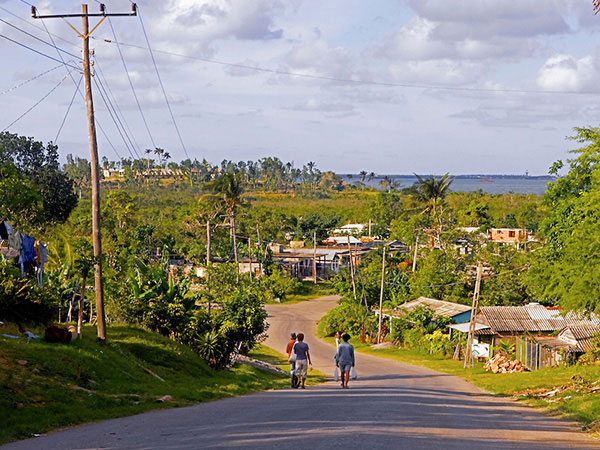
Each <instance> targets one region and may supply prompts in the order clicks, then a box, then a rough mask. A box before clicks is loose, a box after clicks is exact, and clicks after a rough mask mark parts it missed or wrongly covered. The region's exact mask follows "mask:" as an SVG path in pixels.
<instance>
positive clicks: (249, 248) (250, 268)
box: [248, 236, 254, 279]
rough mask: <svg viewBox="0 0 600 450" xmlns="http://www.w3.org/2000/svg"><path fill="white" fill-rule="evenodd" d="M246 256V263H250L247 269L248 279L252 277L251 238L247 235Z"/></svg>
mask: <svg viewBox="0 0 600 450" xmlns="http://www.w3.org/2000/svg"><path fill="white" fill-rule="evenodd" d="M248 258H249V262H248V264H250V266H249V269H248V270H249V271H250V279H252V278H254V277H253V276H252V239H251V238H250V236H248Z"/></svg>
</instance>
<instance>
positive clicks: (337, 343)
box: [335, 331, 340, 351]
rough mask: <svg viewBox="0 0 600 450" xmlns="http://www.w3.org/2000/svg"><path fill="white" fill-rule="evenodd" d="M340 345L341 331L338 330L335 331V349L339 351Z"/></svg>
mask: <svg viewBox="0 0 600 450" xmlns="http://www.w3.org/2000/svg"><path fill="white" fill-rule="evenodd" d="M339 346H340V332H339V331H336V332H335V350H336V351H337V349H338V347H339Z"/></svg>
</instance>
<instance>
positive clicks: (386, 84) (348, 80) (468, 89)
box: [104, 39, 598, 95]
mask: <svg viewBox="0 0 600 450" xmlns="http://www.w3.org/2000/svg"><path fill="white" fill-rule="evenodd" d="M104 42H106V43H108V44H114V42H113V41H112V40H110V39H104ZM119 44H120V45H124V46H127V47H133V48H140V49H145V48H144V47H142V46H141V45H136V44H128V43H125V42H120V43H119ZM154 52H155V53H162V54H165V55H170V56H177V57H179V58H186V59H192V60H196V61H202V62H206V63H210V64H217V65H220V66H226V67H235V68H238V69H247V70H253V71H255V72H264V73H272V74H275V75H286V76H290V77H299V78H309V79H315V80H323V81H334V82H338V83H351V84H354V85H364V86H384V87H399V88H407V89H438V90H446V91H459V92H465V91H466V92H481V93H492V94H494V93H509V94H559V95H598V92H593V91H578V92H573V91H541V90H535V89H498V88H476V87H466V86H465V87H461V86H443V85H433V84H411V83H394V82H386V81H376V80H355V79H352V78H338V77H328V76H325V75H311V74H307V73H300V72H292V71H288V70H279V69H268V68H264V67H258V66H249V65H246V64H239V63H231V62H227V61H219V60H215V59H208V58H201V57H199V56H190V55H184V54H181V53H175V52H170V51H167V50H159V49H155V50H154Z"/></svg>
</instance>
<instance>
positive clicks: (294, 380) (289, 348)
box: [285, 333, 299, 388]
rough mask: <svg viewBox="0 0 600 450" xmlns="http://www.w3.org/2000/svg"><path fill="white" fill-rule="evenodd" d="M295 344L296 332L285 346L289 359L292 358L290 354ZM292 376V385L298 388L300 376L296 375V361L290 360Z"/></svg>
mask: <svg viewBox="0 0 600 450" xmlns="http://www.w3.org/2000/svg"><path fill="white" fill-rule="evenodd" d="M294 344H296V333H292V334H291V335H290V342H288V343H287V346H286V347H285V352H286V353H287V355H288V360H289V359H290V356H291V354H292V351H293V349H294ZM290 376H291V377H292V387H293V388H297V387H298V384H299V383H298V377H297V376H296V361H290Z"/></svg>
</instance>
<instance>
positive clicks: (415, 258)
mask: <svg viewBox="0 0 600 450" xmlns="http://www.w3.org/2000/svg"><path fill="white" fill-rule="evenodd" d="M418 248H419V235H418V234H417V239H416V240H415V254H414V256H413V264H412V271H413V272H414V271H415V270H417V249H418Z"/></svg>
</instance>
